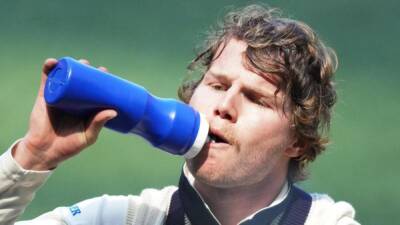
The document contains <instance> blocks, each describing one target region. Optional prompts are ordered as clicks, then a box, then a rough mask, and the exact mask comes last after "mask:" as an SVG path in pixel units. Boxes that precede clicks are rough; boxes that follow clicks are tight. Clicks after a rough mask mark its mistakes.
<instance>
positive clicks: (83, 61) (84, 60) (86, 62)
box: [79, 59, 90, 65]
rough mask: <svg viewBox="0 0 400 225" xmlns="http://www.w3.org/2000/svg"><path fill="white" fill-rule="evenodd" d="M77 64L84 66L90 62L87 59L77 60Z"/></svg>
mask: <svg viewBox="0 0 400 225" xmlns="http://www.w3.org/2000/svg"><path fill="white" fill-rule="evenodd" d="M79 62H80V63H83V64H86V65H90V62H89V60H87V59H79Z"/></svg>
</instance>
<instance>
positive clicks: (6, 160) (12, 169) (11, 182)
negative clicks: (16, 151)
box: [0, 141, 51, 225]
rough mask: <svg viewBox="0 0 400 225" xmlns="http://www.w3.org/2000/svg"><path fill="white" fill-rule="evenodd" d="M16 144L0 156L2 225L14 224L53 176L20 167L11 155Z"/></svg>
mask: <svg viewBox="0 0 400 225" xmlns="http://www.w3.org/2000/svg"><path fill="white" fill-rule="evenodd" d="M16 143H18V141H17V142H15V143H14V144H13V145H12V146H11V147H10V148H9V149H8V150H7V151H6V152H5V153H3V154H2V155H1V156H0V225H10V224H13V223H14V221H15V220H16V219H17V217H18V216H19V215H21V214H22V213H23V211H24V210H25V208H26V206H27V205H28V204H29V203H30V202H31V201H32V199H33V197H34V196H35V192H36V191H37V190H38V189H39V188H40V186H41V185H42V184H43V183H45V181H46V180H47V178H48V177H49V176H50V174H51V171H31V170H24V169H23V168H22V167H21V166H20V165H18V163H17V162H16V161H15V160H14V159H13V157H12V154H11V150H12V148H13V147H14V146H15V144H16Z"/></svg>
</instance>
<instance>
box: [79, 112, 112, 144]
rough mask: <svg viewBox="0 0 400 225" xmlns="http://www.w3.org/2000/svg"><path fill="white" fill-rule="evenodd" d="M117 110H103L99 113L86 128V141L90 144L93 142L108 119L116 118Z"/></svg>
mask: <svg viewBox="0 0 400 225" xmlns="http://www.w3.org/2000/svg"><path fill="white" fill-rule="evenodd" d="M116 116H117V112H116V111H115V110H112V109H107V110H103V111H101V112H99V113H97V114H96V115H95V116H94V117H93V118H92V119H91V120H90V121H89V124H88V126H87V128H86V130H85V136H86V141H87V143H88V144H89V145H91V144H93V143H94V142H95V141H96V139H97V136H98V135H99V133H100V131H101V128H103V126H104V124H105V123H107V121H109V120H111V119H113V118H115V117H116Z"/></svg>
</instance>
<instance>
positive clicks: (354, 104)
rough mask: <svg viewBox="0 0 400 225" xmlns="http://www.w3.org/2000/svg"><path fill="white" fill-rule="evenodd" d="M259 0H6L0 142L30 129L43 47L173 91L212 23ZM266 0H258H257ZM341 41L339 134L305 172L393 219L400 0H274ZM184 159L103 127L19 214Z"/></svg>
mask: <svg viewBox="0 0 400 225" xmlns="http://www.w3.org/2000/svg"><path fill="white" fill-rule="evenodd" d="M250 2H254V1H238V0H236V1H227V0H221V1H211V0H203V1H193V0H185V1H183V0H182V1H178V0H170V1H143V0H135V1H105V0H97V1H75V0H69V1H60V0H52V1H50V0H48V1H45V0H36V1H24V0H1V1H0V28H1V32H0V103H1V104H0V107H1V110H0V115H1V116H0V132H1V133H0V134H1V135H0V149H2V150H0V152H2V151H3V150H4V151H5V150H6V149H7V148H8V147H9V146H10V144H11V143H12V142H13V141H14V140H16V139H17V138H19V137H22V136H23V135H24V133H25V131H26V129H27V123H28V118H29V114H30V110H31V108H32V105H33V102H34V99H35V95H36V92H37V88H38V85H39V79H40V68H41V65H42V62H43V60H44V59H45V58H47V57H61V56H66V55H69V56H73V57H76V58H87V59H89V60H90V61H91V62H92V64H93V65H103V66H107V67H108V68H109V70H110V71H111V72H113V73H115V74H118V75H120V76H122V77H124V78H126V79H129V80H132V81H134V82H136V83H138V84H140V85H142V86H144V87H146V88H147V89H148V90H150V91H151V92H153V93H154V94H156V95H159V96H163V97H176V89H177V87H178V84H179V83H180V81H181V80H182V79H183V77H184V76H185V74H186V71H185V66H186V65H187V64H188V62H189V61H190V60H191V57H192V56H193V54H194V47H195V46H197V45H198V44H199V43H200V42H201V40H202V39H203V37H204V34H205V31H206V30H207V29H208V28H209V27H210V26H211V25H213V24H215V22H216V21H217V20H218V19H221V18H222V16H223V15H224V14H225V12H227V10H228V9H230V8H232V7H237V6H243V5H245V4H247V3H250ZM258 2H261V1H258ZM264 3H267V4H269V5H271V6H275V7H279V8H281V9H282V10H283V11H284V13H285V15H288V16H289V17H291V18H295V19H298V20H302V21H305V22H306V23H308V24H310V25H311V26H312V27H313V28H314V29H315V30H317V32H318V33H319V34H320V36H321V37H322V38H323V39H324V40H325V41H326V42H327V43H328V44H329V45H330V46H332V47H333V48H335V49H336V51H337V53H338V56H339V61H340V66H339V70H338V72H337V76H336V81H337V87H338V92H339V101H338V104H337V106H336V110H335V111H336V113H335V115H334V118H333V125H332V129H331V136H332V144H331V145H330V146H329V148H328V150H327V151H326V152H325V153H324V154H323V155H322V156H320V157H319V158H318V159H317V161H316V162H315V163H313V164H312V166H311V177H310V179H309V180H308V181H306V182H304V183H302V186H303V187H304V188H306V189H307V190H309V191H316V192H327V193H329V194H330V195H332V196H333V197H334V198H335V199H336V200H347V201H349V202H351V203H352V204H353V206H354V207H355V208H356V210H357V219H358V220H359V221H360V222H362V224H383V225H385V224H387V225H388V224H394V223H396V222H394V221H395V220H396V218H398V210H399V209H400V205H399V203H398V201H399V199H400V191H399V190H400V180H399V176H398V175H397V173H398V171H399V166H398V165H399V164H398V160H399V156H400V153H399V151H400V144H399V142H398V139H399V137H400V135H399V130H398V129H397V126H398V125H400V119H399V117H398V115H399V114H400V101H399V99H398V98H399V97H400V91H399V89H398V85H399V84H400V82H399V81H400V78H399V74H398V65H399V63H398V62H397V61H398V52H399V50H400V47H399V44H398V40H399V34H400V14H399V13H398V10H399V8H400V2H398V1H395V0H385V1H380V2H377V1H372V0H352V1H347V0H336V1H317V0H303V1H296V0H280V1H278V0H271V1H264ZM181 166H182V159H180V158H179V157H172V156H170V155H167V154H165V153H163V152H160V151H157V150H155V149H152V148H151V147H150V146H149V145H148V144H147V143H146V142H145V141H143V140H141V139H139V138H138V137H135V136H129V135H126V136H125V135H120V134H117V133H114V132H112V131H109V130H104V131H102V133H101V136H100V138H99V140H98V142H97V143H96V144H95V145H94V146H92V147H90V148H89V149H88V150H87V151H85V152H83V153H82V154H80V155H79V156H78V157H75V158H74V159H72V160H70V161H68V162H66V163H64V164H63V165H62V166H60V167H59V168H58V169H57V170H56V171H55V173H54V174H53V176H52V177H51V178H50V180H49V181H48V183H47V184H46V185H45V186H44V187H43V188H42V189H41V190H40V191H39V192H38V194H37V196H36V199H35V200H34V202H33V203H32V204H31V205H30V206H29V207H28V209H27V210H26V213H25V214H24V215H23V217H22V218H24V219H27V218H32V217H34V216H37V215H39V214H41V213H43V212H45V211H48V210H51V209H53V208H54V207H57V206H60V205H71V204H73V203H75V202H77V201H80V200H82V199H85V198H90V197H94V196H98V195H101V194H104V193H108V194H138V193H140V191H141V190H142V189H143V188H146V187H156V188H157V187H163V186H165V185H170V184H176V183H177V180H178V177H179V173H180V168H181Z"/></svg>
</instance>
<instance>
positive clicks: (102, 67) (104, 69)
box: [98, 66, 108, 72]
mask: <svg viewBox="0 0 400 225" xmlns="http://www.w3.org/2000/svg"><path fill="white" fill-rule="evenodd" d="M98 69H99V70H101V71H104V72H108V69H107V67H104V66H99V67H98Z"/></svg>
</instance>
